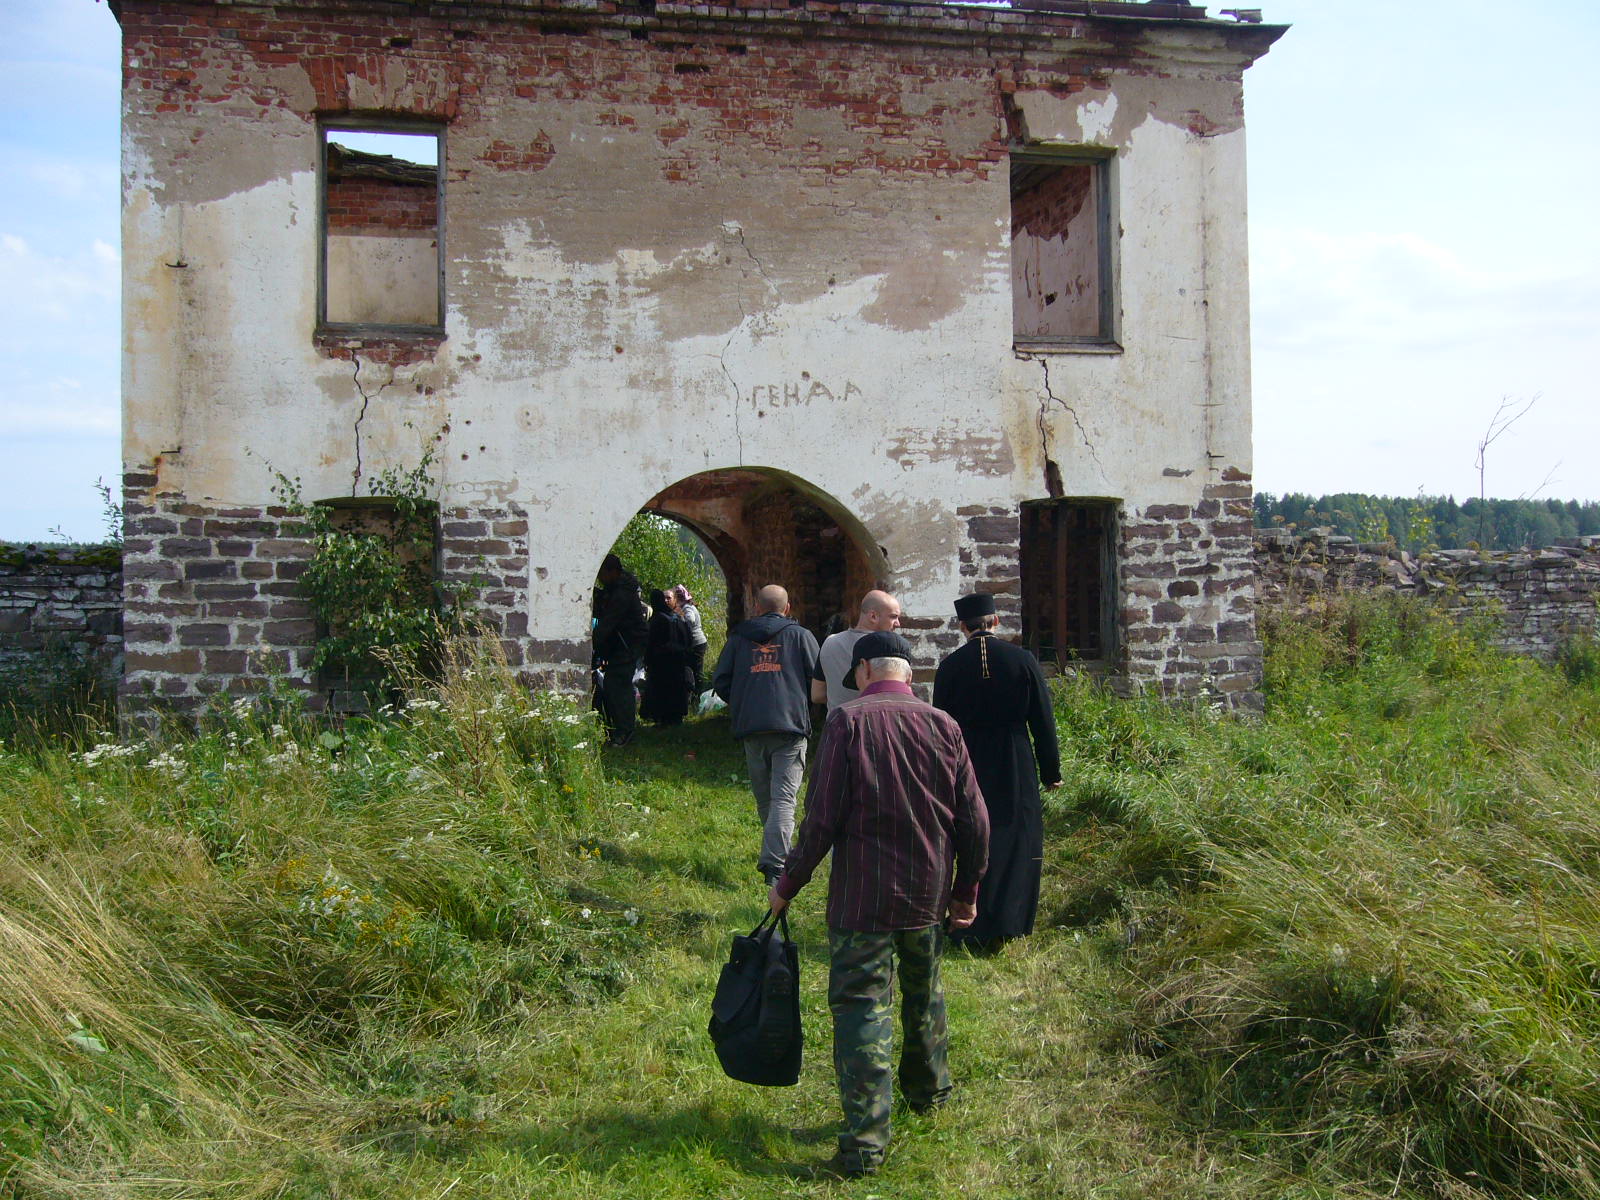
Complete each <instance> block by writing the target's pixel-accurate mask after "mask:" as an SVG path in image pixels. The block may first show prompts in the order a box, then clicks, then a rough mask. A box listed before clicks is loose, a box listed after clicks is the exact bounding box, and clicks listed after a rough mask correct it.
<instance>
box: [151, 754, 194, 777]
mask: <svg viewBox="0 0 1600 1200" xmlns="http://www.w3.org/2000/svg"><path fill="white" fill-rule="evenodd" d="M147 765H148V766H149V768H150V769H151V770H152V771H155V772H156V773H157V774H160V775H165V776H166V777H167V778H168V779H182V778H183V777H184V776H185V775H187V774H188V773H189V764H188V763H186V762H184V761H183V760H182V759H181V758H175V757H173V755H172V753H171V752H170V751H162V752H161V753H160V754H158V755H156V756H155V757H154V758H152V759H151V760H150V762H149V763H148V764H147Z"/></svg>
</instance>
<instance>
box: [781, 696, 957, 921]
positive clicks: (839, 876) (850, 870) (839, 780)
mask: <svg viewBox="0 0 1600 1200" xmlns="http://www.w3.org/2000/svg"><path fill="white" fill-rule="evenodd" d="M829 851H832V852H833V867H832V872H831V874H830V876H829V879H828V924H829V926H831V927H832V928H834V929H856V930H876V931H880V932H882V931H887V930H892V929H920V928H922V927H923V926H925V925H937V924H939V923H940V922H941V921H943V920H944V917H945V912H946V909H947V908H948V907H949V904H950V901H951V900H952V899H955V900H960V901H964V902H967V903H972V902H973V901H975V900H976V899H977V896H978V881H979V880H980V879H982V878H983V871H984V867H985V866H986V865H987V863H988V858H989V814H988V811H987V810H986V809H985V808H984V806H983V793H982V792H980V791H979V790H978V781H977V778H976V777H975V776H974V775H973V773H972V762H971V760H970V759H969V758H968V757H967V746H966V742H965V741H964V740H963V738H962V736H961V727H960V726H959V725H957V724H956V723H955V721H954V720H953V719H952V718H951V717H950V716H948V715H947V714H945V713H942V712H940V711H939V710H938V709H936V708H934V707H933V706H932V705H930V704H924V703H923V702H922V701H921V700H918V699H917V698H916V696H915V695H913V694H912V691H911V688H910V686H909V685H908V684H904V683H900V682H898V681H896V680H880V681H879V682H877V683H873V684H869V685H868V686H867V688H866V689H865V690H864V691H863V692H862V693H861V696H860V698H859V699H856V700H851V701H849V702H847V703H845V704H842V705H840V706H839V707H838V708H836V709H834V710H833V712H831V713H830V714H828V723H827V725H826V726H825V727H824V728H823V731H822V743H821V745H820V746H819V747H818V748H817V753H816V758H815V761H814V763H813V765H812V771H811V783H810V786H809V789H808V790H807V792H806V815H805V820H804V821H802V822H801V824H800V831H799V833H798V834H797V835H796V836H795V842H794V848H793V849H792V850H790V851H789V858H788V861H787V862H786V863H785V864H784V872H783V875H782V876H780V877H779V879H778V882H777V889H778V894H779V895H780V896H783V897H784V898H785V899H790V900H792V899H793V898H794V895H795V893H796V892H798V891H799V890H800V889H801V888H802V887H804V886H805V885H806V883H807V882H808V881H809V880H810V879H811V875H812V872H814V871H815V870H816V869H817V867H818V865H820V864H821V862H822V860H823V859H824V858H826V857H827V855H828V852H829Z"/></svg>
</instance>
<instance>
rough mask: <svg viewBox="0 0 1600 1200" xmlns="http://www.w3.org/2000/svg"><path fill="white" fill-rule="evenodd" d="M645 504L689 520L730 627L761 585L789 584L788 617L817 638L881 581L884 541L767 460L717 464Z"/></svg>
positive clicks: (846, 617) (884, 581)
mask: <svg viewBox="0 0 1600 1200" xmlns="http://www.w3.org/2000/svg"><path fill="white" fill-rule="evenodd" d="M641 511H643V512H649V513H657V514H659V515H661V516H664V517H670V518H671V519H672V520H674V521H678V522H680V523H681V524H683V525H686V526H688V527H689V528H690V529H691V530H693V531H694V533H695V534H696V535H697V536H698V537H699V538H700V540H701V541H702V542H704V543H705V544H706V546H707V547H709V548H710V550H711V553H712V554H713V555H714V556H715V557H716V560H717V565H718V566H719V567H720V568H721V569H722V574H723V578H724V579H725V580H726V581H727V585H728V627H729V628H732V627H733V626H734V625H737V624H738V623H739V622H740V621H742V620H744V619H745V617H746V616H748V615H749V614H750V613H751V612H753V611H754V602H755V594H756V592H757V591H759V590H760V589H761V588H762V587H764V586H765V585H767V584H769V583H777V584H782V585H783V586H784V587H785V588H787V589H788V592H789V602H790V605H791V608H792V612H793V616H794V618H795V620H797V621H799V622H800V624H802V625H804V626H805V627H806V628H807V629H809V630H811V632H812V633H814V634H816V635H817V636H818V637H819V638H821V637H822V636H824V635H825V634H827V633H829V632H832V631H833V630H834V629H835V628H841V629H842V628H846V627H848V626H849V625H852V624H854V623H855V619H856V611H855V610H856V605H857V604H858V603H859V601H860V599H861V596H862V595H863V594H864V593H865V592H868V591H870V590H871V589H873V588H875V587H887V586H888V581H889V564H888V560H887V559H886V558H885V556H884V553H883V549H882V547H880V546H878V545H877V544H875V543H874V542H873V540H872V538H871V536H870V535H869V534H868V533H867V530H866V527H865V526H863V525H862V524H861V522H860V521H858V520H857V519H856V518H855V517H854V516H852V515H851V514H850V512H849V510H847V509H846V508H845V507H844V506H843V505H842V504H840V503H839V502H838V501H837V500H835V499H834V498H833V497H832V496H829V495H828V494H827V493H826V492H824V491H822V490H821V489H819V488H816V487H813V486H812V485H810V484H808V483H806V482H805V481H804V480H802V479H800V478H799V477H797V476H794V475H790V474H788V473H787V472H784V471H778V470H775V469H773V468H770V467H724V468H721V469H718V470H713V471H702V472H700V473H699V474H696V475H690V476H688V477H686V478H684V479H680V480H678V482H677V483H674V484H672V485H671V486H670V487H667V488H664V489H662V490H661V491H659V492H657V493H656V494H655V495H654V496H652V497H651V498H650V500H648V501H647V502H646V503H645V505H644V508H643V509H642V510H641Z"/></svg>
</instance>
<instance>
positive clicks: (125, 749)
mask: <svg viewBox="0 0 1600 1200" xmlns="http://www.w3.org/2000/svg"><path fill="white" fill-rule="evenodd" d="M138 753H139V747H138V746H132V745H122V744H120V743H118V742H101V743H100V744H99V745H98V746H91V747H90V748H89V749H87V750H85V751H84V752H83V753H82V754H81V755H79V756H78V761H79V762H81V763H82V764H83V765H84V766H86V767H97V766H99V765H100V763H101V760H103V759H111V760H113V761H115V760H116V759H119V758H132V757H133V756H134V755H136V754H138Z"/></svg>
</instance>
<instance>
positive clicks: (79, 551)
mask: <svg viewBox="0 0 1600 1200" xmlns="http://www.w3.org/2000/svg"><path fill="white" fill-rule="evenodd" d="M122 636H123V635H122V556H121V554H120V553H119V552H118V550H117V548H116V547H115V546H38V545H21V544H17V543H13V542H0V675H4V674H7V673H10V672H12V671H27V670H28V669H29V668H30V667H34V666H47V665H48V664H49V662H50V660H51V656H52V655H53V654H55V653H57V652H58V651H60V650H63V649H68V648H70V650H71V651H72V652H73V653H74V654H78V655H83V656H84V657H85V658H86V659H87V660H88V662H89V663H90V664H92V666H93V669H94V671H95V673H96V674H97V675H99V676H101V677H102V678H104V679H105V680H107V681H108V682H110V683H112V684H113V686H114V684H115V681H116V680H117V679H119V678H120V677H121V675H122Z"/></svg>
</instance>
